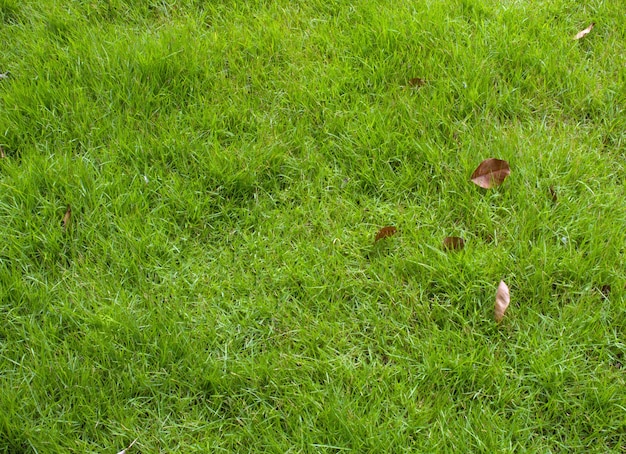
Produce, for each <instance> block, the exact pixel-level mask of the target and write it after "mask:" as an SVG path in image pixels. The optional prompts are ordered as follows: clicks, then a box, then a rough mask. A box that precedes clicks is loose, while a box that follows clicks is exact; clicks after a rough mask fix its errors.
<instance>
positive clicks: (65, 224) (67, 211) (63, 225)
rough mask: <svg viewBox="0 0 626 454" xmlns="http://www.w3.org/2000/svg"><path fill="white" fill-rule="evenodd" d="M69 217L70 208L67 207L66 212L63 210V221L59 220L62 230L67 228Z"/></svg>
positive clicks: (70, 213) (70, 214) (70, 215)
mask: <svg viewBox="0 0 626 454" xmlns="http://www.w3.org/2000/svg"><path fill="white" fill-rule="evenodd" d="M71 217H72V207H70V206H69V205H68V206H67V210H65V215H64V216H63V219H62V220H61V226H62V227H63V228H64V229H65V228H67V226H68V224H69V223H70V218H71Z"/></svg>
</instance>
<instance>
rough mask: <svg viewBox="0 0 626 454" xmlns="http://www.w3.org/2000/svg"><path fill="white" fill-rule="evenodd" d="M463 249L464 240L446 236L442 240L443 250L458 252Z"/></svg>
mask: <svg viewBox="0 0 626 454" xmlns="http://www.w3.org/2000/svg"><path fill="white" fill-rule="evenodd" d="M464 247H465V240H464V239H463V238H461V237H458V236H447V237H445V238H444V239H443V248H444V249H446V250H448V251H460V250H461V249H463V248H464Z"/></svg>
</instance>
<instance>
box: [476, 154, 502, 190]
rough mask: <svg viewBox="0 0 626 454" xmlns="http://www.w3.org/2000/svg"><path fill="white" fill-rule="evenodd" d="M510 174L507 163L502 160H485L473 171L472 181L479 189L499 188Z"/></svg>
mask: <svg viewBox="0 0 626 454" xmlns="http://www.w3.org/2000/svg"><path fill="white" fill-rule="evenodd" d="M510 174H511V168H510V167H509V163H508V162H506V161H503V160H502V159H496V158H489V159H485V160H484V161H483V162H481V163H480V165H479V166H478V167H477V168H476V170H474V173H473V174H472V181H473V182H474V183H475V184H477V185H478V186H480V187H481V188H485V189H491V188H495V187H497V186H500V185H501V184H502V182H503V181H504V180H505V179H506V177H508V176H509V175H510Z"/></svg>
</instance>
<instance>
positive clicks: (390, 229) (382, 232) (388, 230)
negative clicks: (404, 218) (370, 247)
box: [374, 225, 398, 243]
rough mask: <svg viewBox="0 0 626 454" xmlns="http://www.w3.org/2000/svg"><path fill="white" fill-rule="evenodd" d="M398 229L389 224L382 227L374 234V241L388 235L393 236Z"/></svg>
mask: <svg viewBox="0 0 626 454" xmlns="http://www.w3.org/2000/svg"><path fill="white" fill-rule="evenodd" d="M397 231H398V229H396V228H395V227H394V226H392V225H389V226H387V227H383V228H382V229H380V230H379V231H378V233H377V234H376V238H374V243H375V242H377V241H378V240H381V239H383V238H387V237H389V236H393V235H395V234H396V232H397Z"/></svg>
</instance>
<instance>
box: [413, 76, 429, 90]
mask: <svg viewBox="0 0 626 454" xmlns="http://www.w3.org/2000/svg"><path fill="white" fill-rule="evenodd" d="M424 85H426V81H425V80H424V79H422V78H421V77H414V78H413V79H410V80H409V86H411V87H413V88H417V87H423V86H424Z"/></svg>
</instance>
